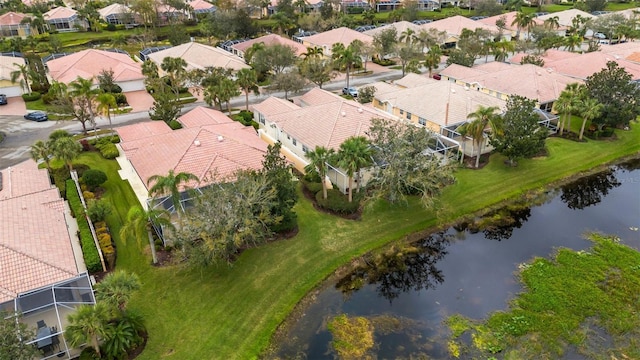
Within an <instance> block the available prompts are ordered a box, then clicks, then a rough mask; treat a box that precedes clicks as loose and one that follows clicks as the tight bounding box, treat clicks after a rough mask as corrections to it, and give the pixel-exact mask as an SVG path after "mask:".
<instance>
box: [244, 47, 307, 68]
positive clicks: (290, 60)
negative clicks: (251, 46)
mask: <svg viewBox="0 0 640 360" xmlns="http://www.w3.org/2000/svg"><path fill="white" fill-rule="evenodd" d="M296 60H297V56H296V53H295V50H293V48H291V47H289V46H287V45H280V44H275V45H268V46H265V47H264V48H262V49H261V50H258V51H255V52H253V54H252V56H251V65H252V66H253V68H254V69H256V71H258V72H265V73H266V72H270V73H272V74H279V73H281V72H284V71H285V69H287V68H289V67H291V66H292V65H294V64H295V63H296Z"/></svg>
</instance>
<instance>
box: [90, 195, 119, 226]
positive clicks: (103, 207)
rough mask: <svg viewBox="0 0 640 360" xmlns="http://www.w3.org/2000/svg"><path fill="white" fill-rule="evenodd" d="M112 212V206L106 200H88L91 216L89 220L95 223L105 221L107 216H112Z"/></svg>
mask: <svg viewBox="0 0 640 360" xmlns="http://www.w3.org/2000/svg"><path fill="white" fill-rule="evenodd" d="M112 211H113V209H112V208H111V204H110V203H109V202H108V201H106V200H104V199H100V200H96V199H89V200H87V215H89V219H91V221H92V222H94V223H96V222H98V221H104V220H105V219H106V218H107V216H109V215H111V213H112Z"/></svg>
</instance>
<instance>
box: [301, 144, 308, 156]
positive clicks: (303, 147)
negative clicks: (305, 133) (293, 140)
mask: <svg viewBox="0 0 640 360" xmlns="http://www.w3.org/2000/svg"><path fill="white" fill-rule="evenodd" d="M302 151H304V153H305V154H306V153H308V152H309V148H308V147H307V146H306V145H302Z"/></svg>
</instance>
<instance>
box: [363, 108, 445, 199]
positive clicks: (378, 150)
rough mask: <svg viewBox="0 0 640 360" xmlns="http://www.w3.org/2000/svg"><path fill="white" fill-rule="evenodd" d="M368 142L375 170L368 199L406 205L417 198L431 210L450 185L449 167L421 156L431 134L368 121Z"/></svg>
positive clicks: (400, 124) (430, 141) (404, 125)
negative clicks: (436, 198)
mask: <svg viewBox="0 0 640 360" xmlns="http://www.w3.org/2000/svg"><path fill="white" fill-rule="evenodd" d="M368 135H369V137H370V139H371V144H372V148H373V149H374V150H373V158H374V159H375V160H376V163H377V164H378V165H379V166H376V167H375V171H374V174H373V180H372V185H373V186H372V196H373V197H374V198H382V199H386V200H388V201H389V202H392V203H398V202H400V203H405V204H406V202H407V198H406V197H407V195H418V196H420V198H421V201H422V205H423V206H424V207H425V208H429V207H432V205H433V204H434V199H435V197H436V196H437V195H438V194H440V191H441V190H442V188H444V187H445V186H446V185H448V184H452V183H453V181H454V178H453V170H452V167H451V165H445V164H443V163H442V161H441V159H440V158H439V157H438V156H434V155H428V154H425V150H426V149H428V148H429V145H430V144H431V143H432V142H433V141H434V139H435V136H436V135H435V134H433V133H432V132H430V131H425V129H423V128H419V127H415V126H412V125H408V124H406V123H402V122H397V121H392V120H385V119H372V120H371V127H370V128H369V131H368Z"/></svg>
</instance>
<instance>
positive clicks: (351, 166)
mask: <svg viewBox="0 0 640 360" xmlns="http://www.w3.org/2000/svg"><path fill="white" fill-rule="evenodd" d="M372 153H373V152H372V150H371V147H369V140H367V138H365V137H364V136H355V137H350V138H348V139H347V140H345V141H344V142H343V143H342V144H340V149H339V150H338V154H337V157H338V166H340V167H341V168H342V169H344V170H345V171H346V172H347V176H348V177H349V202H352V201H353V176H354V175H357V174H359V172H360V169H362V168H363V167H365V166H368V165H369V164H371V161H372V160H371V156H372ZM359 183H360V182H358V191H359V190H360V185H359Z"/></svg>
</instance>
